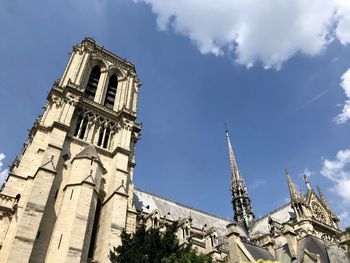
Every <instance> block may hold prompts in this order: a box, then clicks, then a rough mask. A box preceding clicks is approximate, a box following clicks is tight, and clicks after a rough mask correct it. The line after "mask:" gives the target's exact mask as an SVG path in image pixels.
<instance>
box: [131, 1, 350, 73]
mask: <svg viewBox="0 0 350 263" xmlns="http://www.w3.org/2000/svg"><path fill="white" fill-rule="evenodd" d="M134 1H135V2H144V3H146V4H148V5H149V6H150V7H151V9H152V11H153V12H154V13H155V14H156V17H157V25H158V28H159V29H160V30H173V31H174V32H175V33H178V34H181V35H185V36H186V37H188V38H189V39H190V40H191V41H192V42H193V43H194V44H195V45H196V46H197V47H198V49H199V50H200V52H202V53H203V54H208V53H212V54H214V55H224V54H225V55H228V56H231V57H232V56H233V57H235V59H236V61H237V62H238V63H240V64H243V65H246V66H247V67H251V66H253V65H254V64H255V63H256V62H262V63H263V65H264V67H266V68H271V67H274V68H279V67H280V66H281V65H282V63H283V62H284V61H286V60H288V59H289V58H291V57H292V56H293V55H295V54H296V53H302V54H305V55H308V56H314V55H317V54H319V53H320V52H322V50H323V49H324V48H325V47H326V46H327V45H328V44H329V43H330V42H331V41H332V40H333V39H334V38H337V39H338V40H339V41H340V42H341V43H342V44H347V43H349V42H350V4H349V1H348V0H309V1H305V0H289V1H278V0H265V1H259V0H244V1H242V0H216V1H211V0H176V1H173V0H134Z"/></svg>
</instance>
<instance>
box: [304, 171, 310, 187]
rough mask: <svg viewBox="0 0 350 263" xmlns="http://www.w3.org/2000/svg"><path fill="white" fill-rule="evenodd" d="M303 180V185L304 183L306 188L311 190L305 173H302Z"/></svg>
mask: <svg viewBox="0 0 350 263" xmlns="http://www.w3.org/2000/svg"><path fill="white" fill-rule="evenodd" d="M304 182H305V185H306V187H307V189H308V190H311V186H310V182H309V180H308V179H307V176H306V174H304Z"/></svg>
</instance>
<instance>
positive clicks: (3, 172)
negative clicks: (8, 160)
mask: <svg viewBox="0 0 350 263" xmlns="http://www.w3.org/2000/svg"><path fill="white" fill-rule="evenodd" d="M5 157H6V156H5V154H3V153H0V186H1V184H2V183H3V182H4V181H5V179H6V177H7V174H8V169H4V170H3V169H2V167H3V165H4V164H3V163H2V160H3V159H5Z"/></svg>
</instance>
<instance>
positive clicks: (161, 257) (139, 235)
mask: <svg viewBox="0 0 350 263" xmlns="http://www.w3.org/2000/svg"><path fill="white" fill-rule="evenodd" d="M177 226H178V223H177V222H175V223H173V224H172V225H170V226H169V227H167V229H166V231H165V232H164V233H161V232H160V231H159V229H157V228H150V229H146V228H145V227H144V226H141V227H140V228H138V229H137V230H136V232H135V234H134V235H133V236H132V235H130V234H127V233H126V232H125V231H124V232H123V233H122V235H121V241H122V244H121V245H120V246H118V247H117V248H116V247H114V248H113V250H111V251H110V253H109V258H110V260H111V262H112V263H130V262H133V263H212V259H211V256H209V255H200V254H198V253H197V252H196V250H194V249H192V247H191V246H180V245H179V242H178V240H177V238H176V234H175V233H176V230H177Z"/></svg>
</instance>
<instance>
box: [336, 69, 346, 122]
mask: <svg viewBox="0 0 350 263" xmlns="http://www.w3.org/2000/svg"><path fill="white" fill-rule="evenodd" d="M340 86H341V87H342V88H343V90H344V91H345V95H346V97H347V99H346V100H345V104H344V107H343V111H342V113H340V114H339V115H338V116H337V117H336V118H335V119H334V120H335V122H336V123H337V124H342V123H346V122H347V121H348V120H349V119H350V69H348V70H347V71H346V72H345V73H344V74H343V75H342V76H341V83H340Z"/></svg>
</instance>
